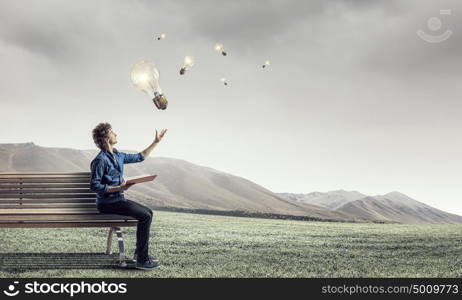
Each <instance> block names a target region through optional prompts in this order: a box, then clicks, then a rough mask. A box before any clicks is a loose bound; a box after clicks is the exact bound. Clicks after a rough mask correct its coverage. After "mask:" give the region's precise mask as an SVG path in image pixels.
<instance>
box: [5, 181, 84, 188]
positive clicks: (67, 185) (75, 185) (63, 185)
mask: <svg viewBox="0 0 462 300" xmlns="http://www.w3.org/2000/svg"><path fill="white" fill-rule="evenodd" d="M19 188H21V189H37V188H40V189H41V188H44V189H68V188H86V189H90V184H89V183H88V182H82V183H57V184H49V183H42V184H40V183H38V184H34V183H32V184H31V183H24V184H14V183H9V184H0V190H3V189H19Z"/></svg>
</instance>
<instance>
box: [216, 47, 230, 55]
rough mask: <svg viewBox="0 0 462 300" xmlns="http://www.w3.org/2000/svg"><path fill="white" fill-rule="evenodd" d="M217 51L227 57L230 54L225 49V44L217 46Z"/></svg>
mask: <svg viewBox="0 0 462 300" xmlns="http://www.w3.org/2000/svg"><path fill="white" fill-rule="evenodd" d="M215 50H217V51H218V52H221V54H222V55H223V56H226V55H227V54H228V53H226V51H225V47H224V46H223V44H215Z"/></svg>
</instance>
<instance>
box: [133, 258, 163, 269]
mask: <svg viewBox="0 0 462 300" xmlns="http://www.w3.org/2000/svg"><path fill="white" fill-rule="evenodd" d="M157 267H160V265H159V264H158V263H157V262H153V261H151V260H150V259H148V260H146V261H145V262H143V263H139V262H137V263H136V268H137V269H139V270H152V269H155V268H157Z"/></svg>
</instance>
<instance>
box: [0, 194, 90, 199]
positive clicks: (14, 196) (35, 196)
mask: <svg viewBox="0 0 462 300" xmlns="http://www.w3.org/2000/svg"><path fill="white" fill-rule="evenodd" d="M91 197H96V196H95V194H94V193H86V194H22V195H21V194H0V199H17V198H21V199H52V198H61V199H63V198H91Z"/></svg>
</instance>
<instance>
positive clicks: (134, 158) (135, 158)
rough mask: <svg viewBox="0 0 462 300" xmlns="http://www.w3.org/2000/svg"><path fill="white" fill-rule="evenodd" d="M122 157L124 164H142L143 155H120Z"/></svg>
mask: <svg viewBox="0 0 462 300" xmlns="http://www.w3.org/2000/svg"><path fill="white" fill-rule="evenodd" d="M121 154H122V155H123V157H124V164H131V163H137V162H142V161H143V160H144V156H143V154H141V152H140V153H137V154H129V153H121Z"/></svg>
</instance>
